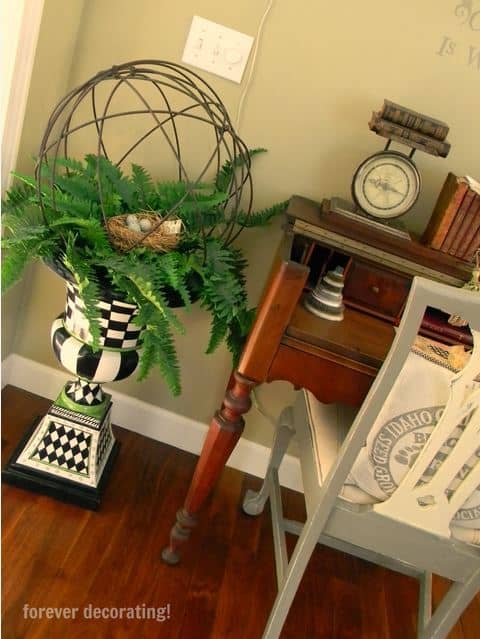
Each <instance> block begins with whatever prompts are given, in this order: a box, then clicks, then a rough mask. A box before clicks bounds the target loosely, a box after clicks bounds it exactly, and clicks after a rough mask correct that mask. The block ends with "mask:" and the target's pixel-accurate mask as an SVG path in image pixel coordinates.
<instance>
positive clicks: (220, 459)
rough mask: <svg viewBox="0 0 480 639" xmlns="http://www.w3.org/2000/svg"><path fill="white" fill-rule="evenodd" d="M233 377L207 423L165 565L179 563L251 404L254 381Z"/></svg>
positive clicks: (163, 557) (171, 538)
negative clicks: (220, 405)
mask: <svg viewBox="0 0 480 639" xmlns="http://www.w3.org/2000/svg"><path fill="white" fill-rule="evenodd" d="M233 377H234V382H233V385H232V387H231V388H230V389H228V390H227V392H226V395H225V399H224V401H223V405H222V408H221V409H220V410H219V411H217V412H216V413H215V415H214V417H213V419H212V421H211V423H210V428H209V431H208V433H207V437H206V439H205V442H204V444H203V448H202V452H201V454H200V459H199V460H198V462H197V466H196V469H195V473H194V475H193V479H192V482H191V484H190V488H189V490H188V494H187V498H186V500H185V504H184V506H183V508H181V509H180V510H179V511H178V513H177V521H176V523H175V524H174V526H173V528H172V530H171V532H170V544H169V545H168V546H167V547H166V548H164V549H163V551H162V559H163V561H164V562H165V563H167V564H170V565H174V564H177V563H178V562H179V561H180V556H179V553H178V549H179V546H181V544H182V543H184V542H185V541H187V539H188V538H189V536H190V533H191V531H192V528H194V527H195V525H196V523H197V520H198V513H199V511H200V510H201V509H202V507H203V505H204V504H205V502H206V500H207V498H208V497H209V496H210V493H211V492H212V490H213V488H214V486H215V484H216V482H217V480H218V478H219V477H220V475H221V473H222V470H223V469H224V467H225V464H226V463H227V460H228V458H229V457H230V454H231V453H232V451H233V449H234V448H235V445H236V443H237V441H238V440H239V438H240V435H241V434H242V432H243V428H244V426H245V421H244V419H243V417H242V415H243V414H244V413H246V412H247V411H248V410H249V409H250V407H251V405H252V402H251V400H250V393H251V391H252V389H253V387H254V386H255V384H256V382H254V381H253V380H251V379H248V378H247V377H243V376H242V375H240V373H238V372H235V373H234V376H233Z"/></svg>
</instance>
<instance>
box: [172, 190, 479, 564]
mask: <svg viewBox="0 0 480 639" xmlns="http://www.w3.org/2000/svg"><path fill="white" fill-rule="evenodd" d="M300 199H301V200H302V202H300V203H299V204H300V205H301V206H298V207H297V206H296V204H298V202H296V201H295V199H294V198H292V201H291V205H290V207H289V210H288V211H287V214H289V213H292V210H291V209H292V208H293V209H294V210H295V211H296V210H298V211H300V213H301V214H304V213H305V210H306V209H305V206H306V207H307V209H308V208H309V207H310V209H311V207H312V205H313V203H311V202H310V201H307V200H304V199H303V198H300ZM292 202H293V207H292ZM309 202H310V204H308V203H309ZM305 203H307V204H305ZM314 206H317V207H318V212H319V213H320V205H314ZM302 207H303V208H302ZM314 212H315V211H313V212H312V210H310V213H311V214H312V215H313V214H314ZM293 218H295V214H293ZM289 220H290V225H289V226H288V227H287V230H286V232H285V235H284V237H283V241H282V244H281V246H280V247H279V250H278V252H277V255H276V258H275V260H274V263H273V267H272V271H271V274H270V277H269V280H268V284H267V286H266V289H265V292H264V295H263V299H262V301H261V303H260V305H259V309H258V313H257V317H256V319H255V323H254V325H253V328H252V330H251V332H250V335H249V337H248V340H247V342H246V345H245V348H244V351H243V354H242V357H241V360H240V363H239V366H238V369H237V370H236V371H235V372H234V373H233V375H232V377H231V379H230V383H229V386H228V389H227V392H226V395H225V398H224V401H223V405H222V407H221V408H220V409H219V410H218V411H217V412H216V413H215V415H214V416H213V418H212V421H211V423H210V427H209V431H208V433H207V437H206V439H205V442H204V445H203V449H202V452H201V455H200V458H199V460H198V463H197V467H196V470H195V473H194V476H193V479H192V482H191V484H190V488H189V490H188V494H187V497H186V500H185V503H184V506H183V508H181V509H180V510H179V511H178V513H177V520H176V523H175V524H174V526H173V528H172V530H171V533H170V543H169V545H168V546H167V547H166V548H165V549H164V550H163V552H162V558H163V560H164V561H165V562H166V563H168V564H176V563H178V561H179V552H178V550H179V547H180V546H181V544H182V543H184V542H185V541H186V540H187V539H188V537H189V536H190V533H191V530H192V529H193V528H194V527H195V525H196V522H197V518H198V514H199V512H200V510H201V509H202V507H203V505H204V504H205V502H206V500H207V498H208V496H209V495H210V493H211V492H212V489H213V487H214V486H215V483H216V482H217V480H218V478H219V477H220V474H221V472H222V470H223V468H224V467H225V464H226V462H227V460H228V458H229V457H230V454H231V453H232V451H233V449H234V448H235V445H236V443H237V441H238V439H239V438H240V435H241V434H242V431H243V428H244V424H245V422H244V418H243V415H244V414H245V413H246V412H247V411H248V410H249V409H250V407H251V400H250V393H251V391H252V389H253V388H254V387H255V386H256V385H257V384H262V383H264V382H271V381H273V380H285V381H289V382H291V383H292V384H293V385H294V386H295V387H297V388H306V389H308V390H310V391H311V392H312V393H313V394H314V395H315V396H316V397H317V399H319V400H320V401H321V402H324V403H331V402H343V403H346V404H350V405H353V406H355V405H360V404H361V403H362V401H363V399H364V398H365V396H366V394H367V392H368V389H369V388H370V385H371V383H372V381H373V379H374V378H375V376H376V374H377V372H378V370H379V368H380V366H381V365H382V362H383V360H384V358H385V356H386V354H387V352H388V350H389V348H390V345H391V343H392V341H393V337H394V323H395V322H394V321H392V320H393V319H394V318H389V317H387V316H386V315H385V313H375V311H373V312H365V310H364V309H362V308H361V305H358V304H357V305H356V304H353V306H357V307H352V306H348V307H347V308H346V309H345V316H344V319H343V321H342V322H331V321H328V320H322V319H320V318H318V317H316V316H314V315H312V314H311V313H309V312H308V311H307V310H305V309H304V308H303V306H302V304H300V303H299V301H300V299H301V296H302V293H303V291H304V288H305V286H306V284H307V279H308V276H309V273H310V268H309V267H308V266H307V265H305V264H300V263H298V262H296V261H293V260H292V259H291V254H292V245H293V240H294V237H295V235H294V233H293V230H292V226H293V225H292V215H289ZM330 223H331V221H330V220H328V222H326V224H327V226H328V224H330ZM347 228H348V229H350V226H347ZM346 232H347V231H346ZM348 232H349V233H350V230H349V231H348ZM320 243H321V242H320ZM325 244H326V245H327V246H328V240H325ZM419 250H420V249H419ZM426 250H427V251H428V250H429V249H426ZM420 252H421V253H422V254H423V253H424V251H423V247H422V249H421V250H420ZM427 257H428V256H427ZM431 258H432V259H433V260H434V262H435V263H438V259H437V256H435V255H433V254H432V255H431ZM370 266H371V267H372V268H373V267H374V266H375V265H374V264H370ZM451 266H452V265H451V264H449V265H448V264H447V266H445V269H446V270H448V269H447V267H448V268H450V267H451ZM439 268H440V269H441V267H439ZM383 272H384V271H383V270H382V273H383ZM455 273H456V277H458V278H459V282H460V283H461V281H462V279H464V280H467V279H468V274H469V271H468V269H467V268H465V269H462V267H461V266H458V269H457V270H456V271H455ZM394 275H395V277H397V274H395V273H394V272H393V271H392V277H393V276H394ZM412 276H413V275H412V274H411V273H410V274H409V277H410V279H411V278H412ZM399 290H402V288H401V287H400V289H399ZM406 292H408V286H407V287H406ZM395 304H396V305H398V301H397V299H396V298H395ZM387 315H388V314H387Z"/></svg>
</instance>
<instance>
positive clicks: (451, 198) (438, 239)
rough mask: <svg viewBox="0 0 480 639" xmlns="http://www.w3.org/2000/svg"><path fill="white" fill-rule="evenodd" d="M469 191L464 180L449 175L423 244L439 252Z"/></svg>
mask: <svg viewBox="0 0 480 639" xmlns="http://www.w3.org/2000/svg"><path fill="white" fill-rule="evenodd" d="M468 189H469V186H468V184H467V182H465V181H464V180H462V178H459V177H457V176H456V175H454V174H453V173H449V174H448V175H447V178H446V180H445V182H444V184H443V187H442V190H441V191H440V193H439V195H438V199H437V202H436V204H435V208H434V209H433V213H432V216H431V218H430V221H429V223H428V225H427V228H426V229H425V232H424V233H423V236H422V243H423V244H426V245H427V246H430V247H431V248H433V249H437V250H438V249H440V248H441V247H442V244H443V242H444V240H445V238H446V237H447V233H448V231H449V229H450V227H451V225H452V223H453V220H454V218H455V215H456V214H457V212H458V209H459V208H460V205H461V203H462V200H463V198H464V196H465V194H466V192H467V191H468Z"/></svg>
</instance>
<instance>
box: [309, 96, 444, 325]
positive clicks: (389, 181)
mask: <svg viewBox="0 0 480 639" xmlns="http://www.w3.org/2000/svg"><path fill="white" fill-rule="evenodd" d="M369 128H370V130H371V131H374V132H375V133H377V134H378V135H381V136H382V137H385V138H387V142H386V145H385V148H384V149H383V151H379V152H378V153H374V154H373V155H371V156H369V157H368V158H366V159H365V160H364V161H363V162H362V163H361V164H360V165H359V166H358V168H357V170H356V171H355V174H354V176H353V179H352V185H351V193H352V198H353V203H352V202H348V201H345V200H342V199H341V198H332V200H331V210H332V211H335V212H336V213H339V214H343V215H347V216H348V217H350V218H352V219H355V220H356V221H359V222H363V223H366V224H371V225H374V226H375V227H376V228H379V227H380V228H382V225H383V229H384V230H385V231H388V232H389V233H392V232H395V229H396V228H397V230H398V233H401V232H403V234H404V235H407V237H408V234H407V233H406V232H405V231H400V230H399V229H398V226H399V225H398V224H396V218H399V217H400V216H402V215H404V214H405V213H407V212H408V211H409V210H410V209H411V208H412V207H413V205H414V204H415V202H416V201H417V200H418V196H419V195H420V189H421V186H422V180H421V177H420V173H419V171H418V169H417V167H416V166H415V164H414V162H413V160H412V158H413V155H414V153H415V151H416V150H421V151H425V152H426V153H429V154H431V155H435V156H437V157H438V156H439V157H446V156H447V155H448V152H449V151H450V144H449V143H448V142H446V141H445V137H446V135H447V133H448V126H447V125H446V124H445V123H444V122H440V121H439V120H436V119H434V118H431V117H429V116H427V115H424V114H421V113H417V112H416V111H413V110H412V109H409V108H407V107H402V106H400V105H398V104H395V103H393V102H390V101H389V100H385V101H384V105H383V108H382V109H381V110H380V111H379V112H374V113H373V116H372V119H371V120H370V122H369ZM392 141H394V142H398V143H400V144H404V145H406V146H408V147H410V148H411V150H410V152H409V153H408V154H406V153H402V152H400V151H394V150H392V149H390V145H391V143H392ZM392 220H393V223H392ZM324 232H326V231H324ZM352 242H354V241H353V240H352ZM347 244H348V243H346V246H345V248H348V246H347ZM373 253H374V250H373V249H372V247H369V248H368V256H369V257H370V258H372V257H373ZM382 253H384V252H382V251H377V255H376V257H377V258H381V257H382V256H383V257H388V256H386V255H384V254H383V255H382ZM343 275H344V273H343V268H342V267H339V266H337V267H336V268H335V269H334V270H331V271H328V272H327V274H326V275H325V276H324V277H320V279H319V281H318V283H317V285H316V286H315V288H314V289H313V290H312V291H311V292H310V294H309V295H308V296H307V297H306V298H305V301H304V305H305V307H306V308H307V309H308V310H309V311H310V312H312V313H314V314H315V315H317V316H318V317H321V318H323V319H328V320H333V321H341V320H342V319H343V308H344V307H343V303H342V294H341V292H342V288H343Z"/></svg>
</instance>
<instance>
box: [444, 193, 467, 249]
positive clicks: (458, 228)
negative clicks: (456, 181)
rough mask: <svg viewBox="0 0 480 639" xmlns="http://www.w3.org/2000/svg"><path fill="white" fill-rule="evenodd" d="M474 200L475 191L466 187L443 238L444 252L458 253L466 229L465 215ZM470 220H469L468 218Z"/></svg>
mask: <svg viewBox="0 0 480 639" xmlns="http://www.w3.org/2000/svg"><path fill="white" fill-rule="evenodd" d="M474 200H475V191H472V189H468V191H467V192H466V193H465V195H464V197H463V200H462V203H461V204H460V208H459V209H458V211H457V214H456V215H455V217H454V218H453V222H452V224H451V226H450V228H449V229H448V233H447V236H446V238H445V239H444V240H443V244H442V248H441V250H442V251H443V252H444V253H450V255H459V249H460V248H461V246H462V237H463V234H464V233H465V231H466V229H467V226H466V224H467V217H468V218H469V217H470V216H469V213H470V211H471V208H472V204H473V201H474ZM470 221H471V220H470Z"/></svg>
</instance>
